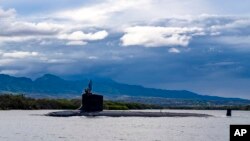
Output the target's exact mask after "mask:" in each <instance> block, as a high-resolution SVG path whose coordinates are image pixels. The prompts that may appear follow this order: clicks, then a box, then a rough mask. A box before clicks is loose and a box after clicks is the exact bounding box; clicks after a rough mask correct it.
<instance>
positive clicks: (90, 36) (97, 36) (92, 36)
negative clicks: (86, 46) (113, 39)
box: [58, 30, 108, 41]
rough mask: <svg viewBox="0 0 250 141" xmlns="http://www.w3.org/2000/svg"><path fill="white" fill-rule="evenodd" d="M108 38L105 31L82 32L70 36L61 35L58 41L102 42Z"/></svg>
mask: <svg viewBox="0 0 250 141" xmlns="http://www.w3.org/2000/svg"><path fill="white" fill-rule="evenodd" d="M107 36H108V32H107V31H105V30H102V31H98V32H95V33H84V32H82V31H75V32H73V33H71V34H62V35H59V37H58V38H59V39H65V40H72V41H80V40H85V41H86V40H87V41H93V40H102V39H104V38H106V37H107Z"/></svg>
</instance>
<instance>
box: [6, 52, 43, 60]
mask: <svg viewBox="0 0 250 141" xmlns="http://www.w3.org/2000/svg"><path fill="white" fill-rule="evenodd" d="M38 55H39V54H38V52H27V51H14V52H7V53H3V54H2V56H3V57H5V58H20V59H21V58H26V57H34V56H38Z"/></svg>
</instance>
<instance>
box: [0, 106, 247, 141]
mask: <svg viewBox="0 0 250 141" xmlns="http://www.w3.org/2000/svg"><path fill="white" fill-rule="evenodd" d="M156 111H159V110H156ZM164 111H170V112H194V113H206V114H211V115H213V116H214V117H209V118H199V117H157V118H148V117H147V118H142V117H118V118H117V117H92V118H88V117H67V118H65V117H47V116H42V114H46V113H48V112H52V111H46V110H38V111H22V110H21V111H0V141H228V140H229V125H230V124H250V112H248V111H233V116H232V117H226V116H225V114H226V111H195V110H194V111H193V110H164Z"/></svg>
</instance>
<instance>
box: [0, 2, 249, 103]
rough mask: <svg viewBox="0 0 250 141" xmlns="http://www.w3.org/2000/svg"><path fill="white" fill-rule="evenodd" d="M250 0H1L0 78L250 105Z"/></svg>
mask: <svg viewBox="0 0 250 141" xmlns="http://www.w3.org/2000/svg"><path fill="white" fill-rule="evenodd" d="M249 60H250V1H249V0H241V1H236V0H188V1H183V0H136V1H135V0H84V1H83V0H74V2H73V1H72V0H35V1H34V0H0V73H1V74H9V75H13V76H27V77H31V78H36V77H39V76H41V75H43V74H46V73H51V74H55V75H59V76H61V77H64V78H68V79H81V78H84V77H88V78H91V77H104V78H110V79H113V80H115V81H118V82H122V83H127V84H136V85H142V86H145V87H152V88H161V89H170V90H190V91H193V92H196V93H199V94H205V95H216V96H223V97H239V98H247V99H250V63H249Z"/></svg>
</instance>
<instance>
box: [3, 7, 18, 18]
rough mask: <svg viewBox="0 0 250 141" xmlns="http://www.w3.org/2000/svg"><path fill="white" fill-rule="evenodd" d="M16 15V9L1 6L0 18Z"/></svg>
mask: <svg viewBox="0 0 250 141" xmlns="http://www.w3.org/2000/svg"><path fill="white" fill-rule="evenodd" d="M15 15H16V10H15V9H8V10H3V9H2V8H0V19H1V18H10V17H14V16H15Z"/></svg>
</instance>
